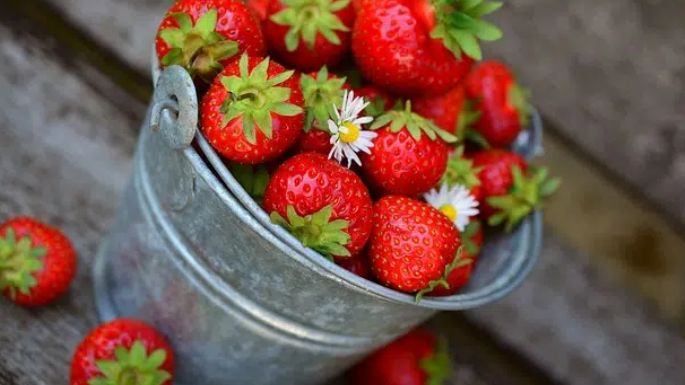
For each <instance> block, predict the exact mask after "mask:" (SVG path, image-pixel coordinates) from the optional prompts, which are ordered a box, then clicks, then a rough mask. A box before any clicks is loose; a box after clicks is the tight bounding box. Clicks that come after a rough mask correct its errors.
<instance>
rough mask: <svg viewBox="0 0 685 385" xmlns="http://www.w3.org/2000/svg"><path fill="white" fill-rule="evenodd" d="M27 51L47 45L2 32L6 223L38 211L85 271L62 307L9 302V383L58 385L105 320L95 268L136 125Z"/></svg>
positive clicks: (3, 347) (1, 345) (2, 349)
mask: <svg viewBox="0 0 685 385" xmlns="http://www.w3.org/2000/svg"><path fill="white" fill-rule="evenodd" d="M18 41H19V42H21V43H18ZM24 46H34V47H37V46H38V45H37V42H36V41H33V40H32V39H31V40H30V41H26V37H24V36H20V35H19V34H14V33H10V32H9V31H8V30H7V29H6V28H4V27H2V26H0V60H1V61H2V63H3V66H2V69H0V89H2V90H5V91H6V92H2V93H0V117H2V122H3V123H2V128H1V132H2V139H1V140H2V141H1V142H0V148H1V149H2V150H1V151H0V180H2V187H0V219H5V218H7V217H9V216H14V215H18V214H30V215H35V216H37V217H39V218H43V219H44V220H46V221H48V222H50V223H53V224H55V225H57V226H60V227H61V228H63V229H64V230H65V231H66V232H67V233H68V234H69V235H70V237H71V239H72V240H73V242H74V244H75V247H76V248H77V250H78V253H79V263H80V268H79V272H78V276H77V278H76V280H75V282H74V285H73V287H72V290H71V292H70V293H69V295H68V296H66V297H65V298H62V299H61V300H59V301H58V303H56V304H55V305H53V306H49V307H47V308H43V309H38V310H31V311H29V310H24V309H21V308H18V307H15V306H12V305H11V304H10V303H8V302H7V301H0V357H1V358H0V383H2V384H6V385H18V384H21V385H33V384H45V385H52V384H58V383H64V382H65V379H66V378H68V377H67V376H68V362H69V360H70V356H71V354H72V351H73V349H74V347H75V345H76V344H77V343H78V341H79V340H80V339H81V338H82V336H83V334H84V333H85V332H86V331H87V330H88V329H89V328H90V327H92V326H93V325H94V324H95V322H96V316H95V312H94V310H93V298H92V293H91V289H90V286H91V282H90V278H89V276H90V262H91V259H92V257H93V255H94V252H95V249H96V246H97V244H98V242H99V240H100V237H101V236H102V234H103V231H104V229H105V228H106V226H107V224H108V223H109V222H110V219H111V217H112V212H113V209H114V205H115V204H116V202H117V199H118V198H117V197H118V192H119V190H120V189H121V187H122V184H123V183H124V181H125V180H126V177H127V173H128V164H129V160H128V159H129V157H130V154H131V151H132V149H133V145H134V138H133V132H134V131H133V130H132V129H131V128H132V127H133V126H132V125H135V124H136V121H135V120H134V119H132V118H131V117H129V116H127V115H126V114H125V113H124V112H123V111H121V110H119V109H118V108H116V107H114V106H113V105H112V103H110V102H108V101H106V100H105V99H103V97H102V96H101V95H100V94H99V93H98V92H97V91H95V90H94V89H93V88H91V87H90V86H88V85H87V84H86V83H84V81H83V80H82V79H80V78H79V77H77V76H75V75H72V74H70V73H69V72H67V71H65V69H64V68H63V67H61V66H59V65H56V64H55V63H54V62H53V61H52V59H51V58H50V57H49V56H47V55H46V54H45V53H42V52H40V51H37V50H35V49H33V48H31V49H26V48H24ZM9 90H12V91H9Z"/></svg>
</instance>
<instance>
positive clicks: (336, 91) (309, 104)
mask: <svg viewBox="0 0 685 385" xmlns="http://www.w3.org/2000/svg"><path fill="white" fill-rule="evenodd" d="M300 85H301V86H302V94H303V96H304V106H305V119H304V134H303V135H302V137H300V140H299V141H298V143H297V152H310V151H313V152H318V153H320V154H323V155H328V154H329V153H330V151H331V148H332V147H333V145H332V144H331V133H330V131H329V129H328V119H329V117H330V113H331V110H332V109H333V108H334V106H338V107H339V106H340V104H341V103H342V99H343V92H344V90H345V89H349V88H350V87H349V86H348V85H347V84H345V78H342V79H341V78H337V77H335V76H331V75H329V74H328V68H326V67H323V68H321V70H320V71H319V72H318V73H312V74H310V75H302V76H301V78H300Z"/></svg>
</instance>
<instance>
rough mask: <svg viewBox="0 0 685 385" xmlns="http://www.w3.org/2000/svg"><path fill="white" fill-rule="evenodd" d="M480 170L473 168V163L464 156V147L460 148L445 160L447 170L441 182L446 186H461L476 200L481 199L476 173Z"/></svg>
mask: <svg viewBox="0 0 685 385" xmlns="http://www.w3.org/2000/svg"><path fill="white" fill-rule="evenodd" d="M479 171H480V169H478V168H476V167H474V166H473V161H472V160H471V159H469V158H467V157H465V156H464V147H463V146H460V147H458V148H457V149H456V150H454V151H453V152H452V154H450V156H449V159H448V160H447V169H446V170H445V173H444V174H443V176H442V182H445V183H447V185H448V186H450V187H453V186H455V185H462V186H464V187H466V188H468V189H469V190H470V191H471V195H473V197H474V198H476V200H478V201H480V200H481V198H482V195H483V193H482V189H481V186H480V179H478V172H479Z"/></svg>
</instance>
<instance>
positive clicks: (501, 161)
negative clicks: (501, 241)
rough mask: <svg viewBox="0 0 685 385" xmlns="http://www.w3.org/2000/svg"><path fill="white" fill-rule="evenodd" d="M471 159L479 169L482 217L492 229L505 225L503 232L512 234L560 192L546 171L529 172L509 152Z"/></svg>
mask: <svg viewBox="0 0 685 385" xmlns="http://www.w3.org/2000/svg"><path fill="white" fill-rule="evenodd" d="M470 157H471V159H473V164H474V166H476V167H479V168H480V172H479V173H478V178H479V179H480V181H481V188H482V194H483V195H482V198H481V213H482V214H483V217H484V218H485V219H487V221H488V224H489V225H491V226H497V225H500V224H505V229H506V231H511V230H512V229H513V228H514V226H516V225H517V224H518V223H519V222H521V220H522V219H523V218H525V217H526V216H527V215H528V214H530V213H531V212H532V211H533V210H536V209H539V208H540V207H541V206H542V203H543V200H544V199H545V198H547V197H549V196H550V195H552V194H553V193H554V192H555V191H556V190H557V189H558V188H559V184H560V180H559V179H557V178H554V179H548V178H547V176H548V172H547V170H546V169H545V168H539V169H534V170H533V169H530V168H529V167H528V164H527V163H526V161H525V160H524V159H523V158H522V157H521V156H520V155H518V154H515V153H513V152H511V151H507V150H499V149H490V150H486V151H480V152H476V153H474V154H471V155H470Z"/></svg>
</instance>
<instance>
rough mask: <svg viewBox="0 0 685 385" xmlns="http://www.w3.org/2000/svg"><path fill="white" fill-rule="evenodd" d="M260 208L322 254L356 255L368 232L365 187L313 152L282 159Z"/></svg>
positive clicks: (368, 206)
mask: <svg viewBox="0 0 685 385" xmlns="http://www.w3.org/2000/svg"><path fill="white" fill-rule="evenodd" d="M263 206H264V210H265V211H266V212H267V213H269V214H270V215H271V219H272V221H273V222H274V223H276V224H279V225H282V226H283V227H285V228H286V229H288V230H289V231H290V232H291V233H292V234H293V235H294V236H295V237H297V238H298V239H299V240H300V241H301V242H302V243H303V244H304V245H305V246H307V247H311V248H312V249H314V250H316V251H318V252H320V253H322V254H323V255H325V256H327V257H348V256H354V255H356V254H359V253H360V252H361V251H362V249H363V248H364V245H365V244H366V241H367V239H368V237H369V234H370V233H371V227H372V214H373V208H372V202H371V197H370V196H369V192H368V190H367V189H366V186H365V185H364V183H362V181H361V179H359V177H358V176H357V175H356V174H355V173H353V172H352V171H350V170H348V169H346V168H344V167H342V166H341V165H340V164H338V163H337V162H335V161H332V160H329V159H327V158H326V157H325V156H324V155H321V154H318V153H313V152H310V153H304V154H298V155H295V156H293V157H292V158H290V159H288V160H287V161H285V162H284V163H283V164H282V165H281V166H280V167H279V168H278V170H276V172H275V173H274V174H273V175H272V177H271V180H270V181H269V184H268V186H267V188H266V194H265V196H264V204H263Z"/></svg>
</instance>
